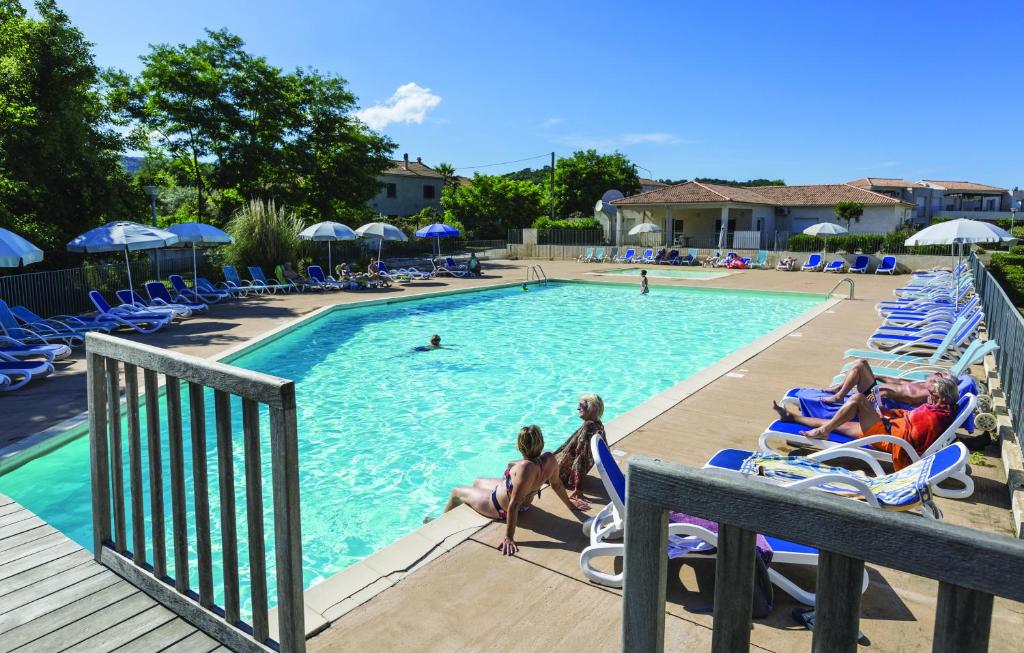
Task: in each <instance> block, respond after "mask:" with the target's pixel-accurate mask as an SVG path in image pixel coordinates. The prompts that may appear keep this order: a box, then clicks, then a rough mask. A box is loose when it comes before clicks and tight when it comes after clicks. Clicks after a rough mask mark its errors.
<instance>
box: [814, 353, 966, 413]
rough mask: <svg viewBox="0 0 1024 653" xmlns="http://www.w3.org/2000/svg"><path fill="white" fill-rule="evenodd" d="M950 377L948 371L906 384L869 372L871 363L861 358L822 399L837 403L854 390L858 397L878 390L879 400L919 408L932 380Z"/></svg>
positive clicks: (899, 380)
mask: <svg viewBox="0 0 1024 653" xmlns="http://www.w3.org/2000/svg"><path fill="white" fill-rule="evenodd" d="M940 377H945V378H951V377H950V375H949V373H947V372H936V373H935V374H932V375H931V376H929V377H928V378H927V379H925V380H924V381H908V380H906V379H900V378H896V377H892V376H878V375H876V374H875V373H874V372H872V371H871V364H870V363H869V362H868V361H866V360H864V359H863V358H862V359H860V360H859V361H857V362H856V363H854V364H853V366H852V367H851V368H850V369H849V370H847V372H846V378H844V379H843V382H842V383H837V384H836V385H833V386H830V387H828V388H825V389H824V390H825V392H832V393H834V394H833V395H832V396H831V397H828V398H825V399H823V401H830V402H832V403H835V404H838V403H842V402H843V401H846V395H848V394H849V393H850V391H852V390H854V389H856V390H857V392H859V393H861V394H865V395H868V394H871V393H872V391H873V390H876V389H877V392H878V398H879V399H882V400H885V399H890V400H892V401H898V402H900V403H901V404H910V405H911V406H920V405H921V404H923V403H925V402H926V401H928V382H929V381H931V380H932V379H935V378H940Z"/></svg>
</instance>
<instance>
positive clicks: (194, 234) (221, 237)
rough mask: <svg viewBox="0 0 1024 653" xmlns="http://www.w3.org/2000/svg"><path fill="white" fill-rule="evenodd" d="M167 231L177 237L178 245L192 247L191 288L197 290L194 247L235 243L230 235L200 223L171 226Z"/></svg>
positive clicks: (183, 223)
mask: <svg viewBox="0 0 1024 653" xmlns="http://www.w3.org/2000/svg"><path fill="white" fill-rule="evenodd" d="M167 231H169V232H171V233H172V234H174V235H175V236H177V237H178V244H179V245H191V246H192V283H193V284H194V285H193V286H192V287H193V288H199V265H198V264H197V263H196V247H203V246H206V247H210V246H215V245H230V244H231V243H233V242H235V239H234V238H233V237H232V236H231V234H228V233H225V232H223V231H221V230H220V229H218V228H217V227H214V226H213V225H212V224H204V223H202V222H182V223H179V224H172V225H171V226H170V227H168V228H167Z"/></svg>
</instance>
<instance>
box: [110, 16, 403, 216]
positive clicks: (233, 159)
mask: <svg viewBox="0 0 1024 653" xmlns="http://www.w3.org/2000/svg"><path fill="white" fill-rule="evenodd" d="M244 46H245V43H244V42H243V41H242V39H240V38H239V37H237V36H235V35H233V34H231V33H229V32H227V31H225V30H220V31H209V30H208V31H207V33H206V38H205V39H199V40H197V41H196V42H195V43H193V44H191V45H186V44H181V45H176V46H171V45H155V46H152V47H151V49H150V52H149V53H148V54H147V55H145V56H143V57H142V62H143V64H144V68H143V70H142V72H141V73H140V74H139V75H138V76H136V77H132V76H131V75H128V74H126V73H124V72H120V71H111V72H110V73H108V76H107V77H108V80H109V84H110V87H111V89H112V92H111V98H112V102H113V103H114V106H115V107H116V108H117V109H118V111H119V115H120V116H121V117H122V118H123V119H124V120H126V121H128V122H130V123H131V124H133V125H134V126H135V131H134V135H135V138H136V141H137V143H138V146H139V147H142V148H145V149H146V150H147V151H148V152H149V153H150V154H153V155H163V156H166V157H167V158H168V159H170V161H171V166H170V167H171V169H172V170H174V171H175V172H176V174H177V175H179V178H178V181H179V183H180V184H181V185H187V186H192V187H194V188H195V189H196V193H197V201H196V206H197V209H198V210H199V212H200V213H199V217H200V218H202V217H203V214H204V213H205V210H204V207H205V206H206V201H205V199H204V198H203V195H204V194H208V193H209V192H210V189H212V188H216V189H220V190H221V191H222V192H225V193H226V192H227V191H228V190H231V191H233V192H234V195H230V194H228V195H225V196H226V197H236V198H237V199H238V200H239V201H244V200H245V199H247V198H253V197H263V198H270V199H276V200H278V202H279V203H287V204H288V205H289V206H291V207H292V208H294V210H295V211H296V212H297V213H298V214H300V215H302V216H304V217H313V216H316V217H318V218H319V219H334V218H336V217H337V216H338V214H339V212H341V211H343V209H345V208H346V207H348V208H351V207H354V206H355V205H358V204H364V203H365V202H366V201H367V200H369V199H370V198H371V197H373V196H374V195H375V194H376V193H377V180H376V175H378V174H379V173H380V172H381V171H382V170H383V169H384V168H385V167H386V166H387V165H388V163H389V155H390V153H391V151H392V150H394V143H392V141H390V140H389V139H388V138H387V137H385V136H382V135H381V134H378V133H376V132H374V131H372V130H370V129H369V128H368V127H366V126H365V125H364V124H363V123H362V122H360V121H359V120H358V119H357V118H355V117H354V115H353V111H354V110H355V108H356V97H355V95H353V94H352V93H351V92H350V91H349V90H348V88H347V84H346V82H345V80H344V79H342V78H340V77H332V76H325V75H321V74H320V73H318V72H316V71H314V70H301V69H299V70H295V71H293V72H290V73H285V72H284V71H282V70H281V69H280V68H277V67H274V66H272V65H270V64H269V63H268V62H267V61H266V59H264V58H263V57H258V56H254V55H252V54H250V53H248V52H246V51H245V49H244ZM225 208H234V207H222V212H223V210H224V209H225Z"/></svg>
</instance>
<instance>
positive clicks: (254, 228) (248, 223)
mask: <svg viewBox="0 0 1024 653" xmlns="http://www.w3.org/2000/svg"><path fill="white" fill-rule="evenodd" d="M301 228H302V224H301V223H300V222H299V219H298V218H297V217H296V216H295V213H294V212H293V211H292V210H291V209H289V208H287V207H285V206H281V207H278V206H277V205H276V204H274V201H273V200H269V201H263V200H258V199H254V200H251V201H250V202H249V203H248V204H246V205H245V206H243V207H242V208H241V209H239V210H238V211H236V212H235V215H234V217H233V218H231V222H230V223H229V224H228V232H229V233H230V234H231V235H232V236H234V237H235V242H234V244H233V245H228V246H227V247H225V248H223V249H224V252H223V256H224V260H225V262H227V263H229V264H231V265H259V266H262V267H263V272H264V273H266V274H271V273H272V272H273V270H274V266H275V265H280V264H281V263H284V262H285V261H294V260H295V258H296V255H297V254H298V253H299V247H300V241H299V231H300V230H301Z"/></svg>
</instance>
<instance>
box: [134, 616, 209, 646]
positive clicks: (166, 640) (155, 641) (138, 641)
mask: <svg viewBox="0 0 1024 653" xmlns="http://www.w3.org/2000/svg"><path fill="white" fill-rule="evenodd" d="M198 632H199V631H198V630H196V627H195V626H193V625H192V624H190V623H189V622H187V621H185V620H184V619H172V620H171V621H168V622H167V623H165V624H164V625H162V626H160V627H159V628H156V629H154V630H150V631H149V632H147V633H144V634H142V635H140V636H139V637H137V638H135V639H133V640H132V641H130V642H128V643H127V644H125V645H124V646H122V647H120V648H117V649H114V650H115V651H117V653H152V652H153V651H156V650H159V649H160V648H161V647H164V646H167V645H168V644H176V643H177V642H180V641H181V640H183V639H185V638H187V637H190V636H192V635H193V634H195V633H198Z"/></svg>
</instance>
